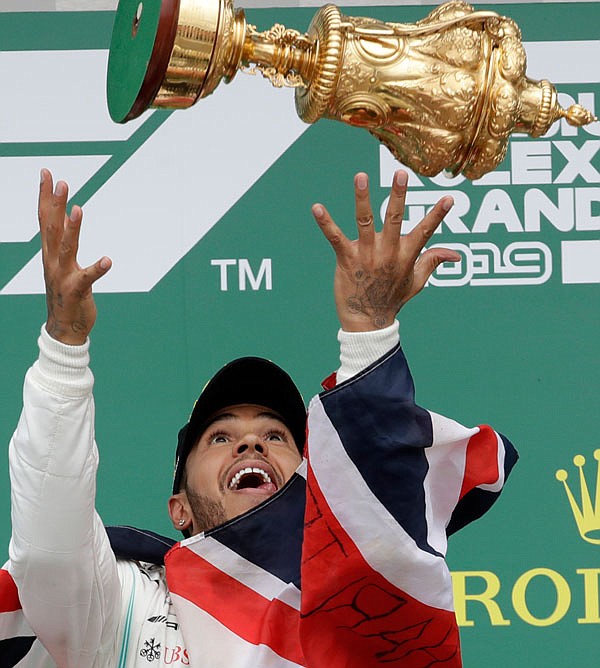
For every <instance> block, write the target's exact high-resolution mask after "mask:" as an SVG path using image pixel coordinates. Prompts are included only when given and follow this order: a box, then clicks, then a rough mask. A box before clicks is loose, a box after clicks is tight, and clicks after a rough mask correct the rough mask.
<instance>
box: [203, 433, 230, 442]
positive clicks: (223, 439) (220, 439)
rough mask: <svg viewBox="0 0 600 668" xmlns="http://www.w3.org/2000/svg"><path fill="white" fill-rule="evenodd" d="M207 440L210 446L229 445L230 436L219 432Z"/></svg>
mask: <svg viewBox="0 0 600 668" xmlns="http://www.w3.org/2000/svg"><path fill="white" fill-rule="evenodd" d="M207 440H208V444H209V445H222V444H223V443H229V434H226V433H224V432H222V431H217V432H215V433H213V434H210V435H209V437H208V439H207Z"/></svg>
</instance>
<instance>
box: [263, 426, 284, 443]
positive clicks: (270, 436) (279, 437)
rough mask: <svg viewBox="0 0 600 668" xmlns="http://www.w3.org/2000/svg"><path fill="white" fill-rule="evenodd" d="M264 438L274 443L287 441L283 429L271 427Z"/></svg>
mask: <svg viewBox="0 0 600 668" xmlns="http://www.w3.org/2000/svg"><path fill="white" fill-rule="evenodd" d="M265 440H266V441H273V442H275V443H285V442H286V441H287V438H286V434H285V432H284V431H280V430H278V429H272V430H271V431H269V432H267V434H266V435H265Z"/></svg>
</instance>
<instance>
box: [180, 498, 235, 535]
mask: <svg viewBox="0 0 600 668" xmlns="http://www.w3.org/2000/svg"><path fill="white" fill-rule="evenodd" d="M185 493H186V495H187V498H188V501H189V503H190V508H191V509H192V515H193V516H194V524H195V525H196V528H197V530H198V531H199V532H200V531H208V530H209V529H214V527H217V526H219V524H223V523H224V522H225V521H226V519H227V517H226V515H225V508H223V504H222V503H221V502H220V501H215V500H213V499H210V498H209V497H208V496H204V495H203V494H197V493H196V492H193V491H192V490H191V489H189V488H188V487H186V490H185Z"/></svg>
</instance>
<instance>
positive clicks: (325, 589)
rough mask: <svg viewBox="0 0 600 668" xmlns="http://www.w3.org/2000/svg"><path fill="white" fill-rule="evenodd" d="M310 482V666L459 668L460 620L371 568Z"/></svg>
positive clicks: (305, 571) (305, 628) (304, 632)
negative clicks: (429, 604)
mask: <svg viewBox="0 0 600 668" xmlns="http://www.w3.org/2000/svg"><path fill="white" fill-rule="evenodd" d="M307 482H308V487H307V506H306V516H305V522H306V526H305V530H304V544H303V550H302V610H301V623H300V640H301V643H302V649H303V651H304V656H305V657H306V661H307V665H308V666H310V667H311V668H312V667H313V666H315V667H319V668H321V667H322V666H326V667H327V668H366V667H367V666H368V667H369V668H374V667H375V666H379V665H382V666H383V665H386V666H387V665H394V666H402V668H434V667H436V668H437V667H439V668H442V667H443V668H460V667H461V666H462V662H461V658H460V639H459V634H458V625H457V623H456V618H455V616H454V613H453V612H451V611H448V610H442V609H439V608H433V607H430V606H428V605H425V604H424V603H421V602H420V601H418V600H416V599H414V598H412V597H411V596H409V595H408V594H407V593H406V592H403V591H401V590H400V589H398V588H397V587H395V586H394V585H393V584H391V583H390V582H389V581H388V580H387V579H385V578H384V577H383V576H382V575H381V573H379V572H378V571H375V570H374V569H373V568H371V566H370V565H369V563H368V562H367V561H366V560H365V558H364V557H363V556H362V554H361V553H360V552H359V550H358V547H357V546H356V545H355V544H354V542H353V541H352V539H351V538H350V536H349V535H348V534H347V533H346V531H345V530H344V529H343V527H342V526H341V524H340V523H339V522H338V520H337V519H336V517H335V516H334V514H333V512H332V510H331V508H330V507H329V505H328V503H327V501H326V499H325V496H324V495H323V493H322V492H321V490H320V489H319V487H318V485H317V482H316V480H315V477H314V474H313V471H312V468H310V466H309V470H308V481H307ZM362 503H368V501H366V500H363V499H356V504H355V510H356V515H357V517H359V516H360V506H361V504H362ZM382 547H383V548H384V549H385V546H382ZM423 577H424V578H426V573H424V575H423ZM449 586H451V585H450V584H449Z"/></svg>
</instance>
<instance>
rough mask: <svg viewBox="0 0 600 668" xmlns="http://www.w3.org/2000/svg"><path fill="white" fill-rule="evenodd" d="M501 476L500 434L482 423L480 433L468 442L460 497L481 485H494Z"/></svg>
mask: <svg viewBox="0 0 600 668" xmlns="http://www.w3.org/2000/svg"><path fill="white" fill-rule="evenodd" d="M499 477H500V472H499V470H498V436H497V434H496V432H495V431H494V430H493V429H492V428H491V427H489V426H488V425H485V424H484V425H480V427H479V433H478V434H475V436H471V438H470V439H469V442H468V444H467V452H466V456H465V474H464V478H463V484H462V488H461V490H460V498H461V499H462V498H463V496H464V495H465V494H467V493H468V492H470V491H471V490H472V489H474V488H475V487H477V486H479V485H493V484H494V483H496V482H498V478H499Z"/></svg>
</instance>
